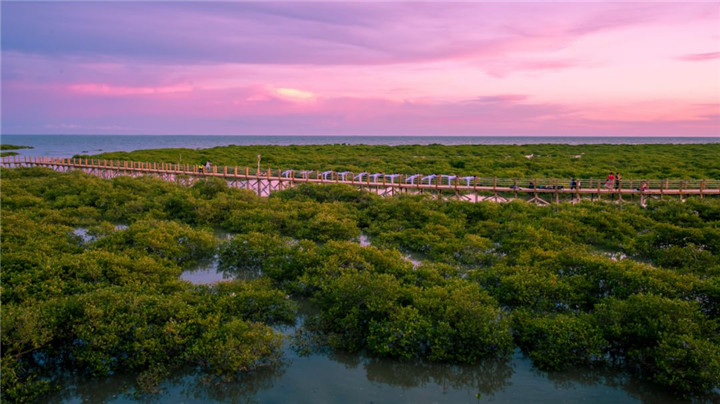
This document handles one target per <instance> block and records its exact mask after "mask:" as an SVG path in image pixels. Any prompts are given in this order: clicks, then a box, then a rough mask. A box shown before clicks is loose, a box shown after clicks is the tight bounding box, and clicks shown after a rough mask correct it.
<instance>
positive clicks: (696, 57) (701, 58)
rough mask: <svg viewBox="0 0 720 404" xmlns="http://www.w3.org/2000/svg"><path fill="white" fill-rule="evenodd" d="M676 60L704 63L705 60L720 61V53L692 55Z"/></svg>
mask: <svg viewBox="0 0 720 404" xmlns="http://www.w3.org/2000/svg"><path fill="white" fill-rule="evenodd" d="M676 59H678V60H685V61H688V62H702V61H705V60H714V59H720V52H706V53H690V54H687V55H682V56H678V57H677V58H676Z"/></svg>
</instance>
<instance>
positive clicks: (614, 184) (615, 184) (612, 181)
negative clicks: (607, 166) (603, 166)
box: [605, 171, 622, 189]
mask: <svg viewBox="0 0 720 404" xmlns="http://www.w3.org/2000/svg"><path fill="white" fill-rule="evenodd" d="M621 180H622V177H620V173H615V174H613V173H612V171H611V172H610V174H608V177H607V181H605V188H607V189H612V188H615V189H620V181H621Z"/></svg>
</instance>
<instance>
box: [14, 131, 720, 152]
mask: <svg viewBox="0 0 720 404" xmlns="http://www.w3.org/2000/svg"><path fill="white" fill-rule="evenodd" d="M0 142H1V143H3V144H15V145H23V146H33V147H34V148H33V149H29V150H28V149H23V150H16V151H17V152H18V153H20V154H21V155H29V156H52V157H71V156H73V155H75V154H98V153H102V152H113V151H133V150H141V149H164V148H180V147H185V148H189V149H204V148H208V147H215V146H227V145H239V146H243V145H311V144H312V145H319V144H340V143H346V144H366V145H389V146H396V145H409V144H421V145H424V144H431V143H439V144H444V145H461V144H484V145H494V144H539V143H556V144H573V145H574V144H602V143H607V144H657V143H678V144H689V143H720V137H680V136H678V137H560V136H553V137H546V136H543V137H537V136H511V137H507V136H504V137H499V136H498V137H493V136H211V135H209V136H172V135H165V136H142V135H134V136H129V135H2V136H1V137H0Z"/></svg>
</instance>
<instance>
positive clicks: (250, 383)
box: [44, 347, 717, 404]
mask: <svg viewBox="0 0 720 404" xmlns="http://www.w3.org/2000/svg"><path fill="white" fill-rule="evenodd" d="M285 358H286V359H285V361H284V363H282V364H281V365H280V366H276V367H273V368H266V369H261V370H259V371H256V372H254V373H252V374H249V375H245V376H243V377H242V378H240V379H237V380H233V381H224V380H221V379H216V378H213V377H207V376H203V375H202V374H200V373H198V372H196V371H194V370H185V371H181V372H177V373H176V374H175V375H174V376H172V377H171V378H169V379H168V380H166V381H165V382H163V383H162V384H161V385H160V388H161V392H160V393H159V394H157V395H151V396H139V397H137V396H135V395H134V389H135V384H134V380H133V378H132V377H131V376H128V375H116V376H111V377H108V378H105V379H93V380H88V381H85V382H82V381H79V380H76V379H68V380H67V383H65V386H66V387H65V388H64V389H63V390H62V391H61V392H60V393H58V394H56V395H54V396H52V397H50V398H49V399H46V400H45V401H44V402H50V403H59V402H62V403H75V402H111V403H124V402H134V401H141V402H153V403H166V402H167V403H175V402H184V403H195V402H197V403H202V402H223V403H226V402H231V403H253V402H261V403H262V402H350V403H354V402H393V403H395V402H400V403H406V402H407V403H410V402H452V403H477V402H478V399H477V395H478V394H480V397H481V400H480V401H481V402H499V403H506V402H507V403H516V402H536V403H556V402H580V401H585V402H592V403H612V404H615V403H617V402H644V403H678V402H680V400H678V399H676V398H673V397H672V396H670V395H668V394H667V393H666V392H664V391H663V390H661V389H659V388H657V387H656V386H653V385H651V384H648V383H644V382H640V381H638V380H636V379H633V378H630V377H627V376H626V375H624V374H622V373H617V372H613V371H609V370H598V369H575V370H573V371H567V372H557V373H551V374H548V373H545V372H540V371H538V370H536V369H535V368H533V367H532V365H531V363H530V361H529V360H528V359H527V358H524V357H523V356H522V355H521V354H520V353H518V352H516V354H515V355H514V356H513V358H512V359H511V360H508V361H505V362H503V361H486V362H483V363H481V364H478V365H474V366H457V365H447V364H428V363H420V362H416V361H408V362H398V361H392V360H385V359H375V358H367V357H364V356H363V355H357V354H347V353H337V352H336V353H332V354H326V353H313V354H311V355H308V356H298V355H297V354H295V353H294V352H293V351H292V350H291V349H289V347H286V350H285ZM716 399H717V397H715V398H710V399H709V400H708V401H713V400H716Z"/></svg>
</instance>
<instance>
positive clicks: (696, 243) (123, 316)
mask: <svg viewBox="0 0 720 404" xmlns="http://www.w3.org/2000/svg"><path fill="white" fill-rule="evenodd" d="M307 147H308V148H310V149H315V148H319V149H323V148H327V149H328V150H330V149H337V150H339V151H338V153H334V154H333V155H332V156H326V157H317V158H315V159H314V160H312V161H311V160H310V159H309V156H310V154H306V155H302V156H300V157H297V159H298V160H297V164H298V165H300V164H308V165H309V164H312V166H313V167H318V166H321V167H324V168H327V169H336V170H341V169H352V167H349V166H347V167H346V166H340V165H338V166H330V167H328V166H327V165H326V164H325V163H326V161H325V160H324V159H327V161H328V162H329V161H335V160H337V159H341V158H348V159H350V158H351V157H350V155H349V154H348V153H345V155H343V154H342V153H341V152H340V151H342V149H343V148H345V146H327V147H326V146H307ZM414 147H415V146H408V148H410V149H412V148H414ZM458 147H460V148H464V147H465V146H458ZM475 147H478V146H468V147H467V150H468V151H469V150H472V148H475ZM522 147H525V146H518V147H516V149H517V150H515V151H517V152H518V153H522V152H524V150H525V149H522ZM601 147H604V146H601ZM617 147H620V148H622V147H623V146H613V148H617ZM633 147H634V146H633ZM642 147H643V148H649V147H653V146H650V145H644V146H642ZM672 147H673V148H675V147H677V146H672ZM684 147H690V149H688V150H690V151H688V150H682V148H680V150H679V151H678V152H677V153H676V154H678V155H683V154H686V156H689V155H692V154H693V153H695V152H698V153H701V151H702V150H705V148H710V146H707V145H703V146H702V147H698V149H697V150H695V149H692V148H693V147H695V146H684ZM712 147H714V148H716V149H717V146H712ZM267 148H268V146H263V147H260V146H258V147H257V148H250V149H249V150H248V151H246V152H245V153H247V154H248V155H249V157H251V158H252V159H254V158H255V155H256V154H257V153H258V152H259V153H266V152H265V151H261V150H267ZM428 148H429V149H430V150H446V149H451V148H450V147H445V146H437V147H436V146H428ZM499 148H501V149H502V148H506V147H505V146H501V147H499ZM514 148H515V147H508V151H507V152H509V151H511V149H514ZM527 148H528V149H527V150H528V151H529V152H534V153H537V154H540V155H542V153H544V151H542V150H545V151H548V150H550V148H557V149H558V150H563V148H569V146H539V149H538V148H536V146H527ZM592 148H593V147H592V146H583V149H584V150H590V149H592ZM361 149H362V147H361ZM369 149H370V148H368V150H369ZM710 149H712V148H710ZM210 150H213V149H210ZM223 150H225V151H227V153H228V154H227V155H224V156H225V157H223V155H222V154H219V155H218V156H212V155H207V156H205V155H203V154H202V153H210V152H209V151H196V153H199V154H198V155H197V156H195V157H192V156H191V155H190V154H188V155H187V156H186V155H185V154H183V161H185V160H186V159H192V158H196V159H197V160H198V161H197V162H198V163H200V162H201V160H203V159H205V158H207V159H209V160H211V161H213V162H214V163H217V164H233V165H234V164H244V165H251V164H252V159H251V160H249V161H247V162H246V161H245V160H242V159H241V157H238V156H235V157H232V158H235V159H236V160H231V157H230V155H231V154H232V153H231V152H234V150H235V149H233V148H226V149H223ZM278 150H280V149H278ZM348 150H349V149H348ZM567 150H570V149H567ZM638 150H639V149H635V150H634V152H635V153H639V151H638ZM670 151H671V148H670V147H668V149H667V152H668V154H667V155H664V154H663V153H662V152H660V151H658V155H652V156H653V157H651V158H649V160H648V161H655V164H654V165H653V166H652V167H653V168H652V170H655V171H648V172H646V175H647V176H649V177H650V176H653V175H655V174H658V173H661V172H662V171H663V168H662V167H667V168H668V169H669V170H674V169H677V167H675V165H671V166H666V165H665V164H667V162H666V161H665V159H669V158H670V157H669V156H670V155H671V154H672V153H670ZM174 152H175V151H165V152H164V153H166V155H167V156H170V155H171V154H172V153H174ZM426 152H427V151H426ZM137 153H139V154H138V155H135V156H133V155H132V154H131V155H128V156H127V157H122V156H120V155H116V156H114V157H111V156H106V157H104V158H128V159H134V160H135V159H136V160H146V159H148V160H150V159H152V160H162V158H160V157H159V156H157V157H152V158H151V156H150V155H147V156H145V157H141V156H143V155H142V153H160V152H156V151H148V152H137ZM183 153H185V151H183ZM359 153H361V154H362V152H359ZM367 153H370V152H367ZM427 153H429V152H427ZM498 153H501V152H498ZM617 153H619V154H622V155H626V156H627V158H628V159H630V156H631V155H632V154H633V150H632V147H630V148H628V150H626V152H623V153H621V152H617ZM702 153H706V152H702ZM268 154H270V153H268ZM600 154H602V153H600ZM263 155H264V156H265V154H263ZM292 155H293V153H292V152H291V151H290V149H288V151H287V153H286V154H285V156H287V157H285V160H281V161H280V162H284V163H287V164H278V165H279V166H282V165H286V166H293V165H294V164H292V161H290V159H291V156H292ZM498 155H499V154H498ZM588 155H591V151H586V152H585V155H584V156H583V157H581V158H579V159H575V158H573V160H568V161H571V162H577V161H584V160H583V159H584V158H585V157H586V156H588ZM131 156H133V157H131ZM702 156H705V154H702V155H698V156H695V158H694V159H689V158H688V160H687V161H685V163H684V164H685V167H686V169H687V172H686V171H682V172H683V173H685V172H686V173H687V174H686V175H677V176H682V177H688V176H698V177H713V176H714V177H713V178H717V177H718V175H717V171H714V170H717V169H718V168H717V164H718V163H717V162H715V161H714V160H712V159H705V158H703V157H702ZM616 157H617V156H616ZM223 158H227V159H228V160H227V161H225V160H222V159H223ZM557 158H559V157H557ZM598 158H599V157H598ZM678 158H679V157H678ZM264 159H265V157H264ZM278 159H279V157H278ZM378 159H379V160H378V161H376V162H366V161H364V160H362V159H360V158H358V159H357V160H358V162H357V163H355V164H358V165H362V164H368V166H365V168H366V169H370V167H378V170H379V169H381V168H383V167H384V168H385V169H386V171H393V170H397V171H401V168H400V166H397V167H394V166H391V165H390V164H404V163H401V159H397V160H396V162H395V163H392V162H386V161H383V160H382V158H378ZM481 160H482V159H480V158H478V159H477V161H478V164H479V162H480V161H481ZM524 160H528V162H529V163H530V164H534V162H536V161H539V160H534V158H533V159H525V158H524V157H523V156H520V157H519V158H518V159H517V162H523V163H525V162H526V161H524ZM635 160H640V159H634V160H632V161H630V163H628V164H629V165H628V166H626V165H623V167H625V168H624V169H623V170H621V171H623V172H624V173H625V175H626V176H631V174H630V173H632V172H633V171H632V170H639V169H640V166H641V164H640V163H637V162H636V161H635ZM710 160H712V161H710ZM166 161H175V160H170V157H168V160H166ZM303 161H304V163H301V162H303ZM466 161H467V162H466V164H467V166H466V170H467V171H465V172H469V173H472V172H473V170H476V169H478V170H479V169H480V168H478V167H479V166H475V165H473V164H475V163H473V161H474V160H472V159H470V158H467V160H466ZM673 161H676V160H673ZM636 163H637V165H634V164H636ZM336 164H340V163H336ZM371 164H377V166H372V165H371ZM408 164H409V162H408ZM434 164H436V165H438V166H437V170H438V171H442V170H443V168H442V167H441V166H440V165H441V164H445V163H443V162H442V158H441V157H439V156H438V157H437V160H436V163H434ZM518 164H519V163H518ZM568 164H570V163H568ZM573 164H576V163H573ZM583 164H584V163H583ZM672 164H678V163H677V161H676V163H672ZM427 167H428V168H427V169H428V171H429V170H430V167H435V166H427ZM587 167H588V168H587V169H588V170H589V169H590V168H589V167H590V166H589V165H588V166H587ZM628 167H637V168H628ZM294 168H295V167H294ZM297 168H302V167H300V166H298V167H297ZM614 168H615V167H614ZM358 169H363V168H362V167H360V166H358ZM520 169H521V168H518V167H517V166H514V167H512V168H508V170H520ZM527 169H528V170H535V171H532V172H534V173H537V174H538V175H540V174H539V173H541V172H543V171H537V170H541V168H538V167H534V166H532V167H530V168H527ZM422 170H425V168H423V169H422ZM548 170H549V168H548ZM528 172H529V171H528ZM604 172H605V169H602V170H600V171H599V172H598V175H602V174H604ZM671 173H672V172H671ZM713 173H716V174H713ZM0 174H2V175H1V179H0V186H1V187H2V194H1V198H2V199H1V203H2V246H1V247H2V274H1V276H2V313H1V314H2V400H3V401H4V402H5V401H7V402H25V401H32V400H35V399H37V398H40V397H46V396H47V395H48V394H49V393H51V392H52V391H54V390H55V389H57V388H58V387H59V385H60V384H61V383H62V380H65V378H66V377H68V375H70V376H72V377H79V378H90V377H95V376H103V375H110V374H116V373H124V374H132V375H134V377H135V379H136V383H137V386H138V388H139V390H138V391H139V392H140V393H138V394H150V395H151V394H153V393H154V392H156V391H157V390H158V386H159V385H160V383H161V382H162V381H163V380H166V379H167V378H169V377H171V376H172V375H173V374H175V373H177V372H181V371H187V370H188V369H191V370H193V371H197V372H200V373H202V374H204V375H206V377H207V380H208V383H222V382H223V381H232V380H237V379H238V378H242V377H243V375H246V374H252V373H255V372H265V371H268V370H271V369H273V368H275V367H277V366H281V364H282V361H283V349H282V346H283V338H284V336H283V335H282V334H281V332H280V331H279V328H281V326H282V325H283V324H294V323H295V321H296V319H297V316H298V308H299V307H303V310H304V312H305V313H307V314H305V317H304V322H303V324H302V325H301V326H300V327H298V330H297V333H296V334H295V336H294V337H293V341H292V342H293V346H294V347H295V349H296V350H297V351H298V352H301V353H302V352H310V351H312V350H315V349H329V350H331V351H334V352H338V353H358V352H359V353H363V354H364V355H367V356H369V357H371V358H378V359H379V360H391V361H397V363H398V364H399V365H398V366H401V364H402V363H404V362H405V361H409V360H415V361H421V362H423V363H451V364H458V365H465V364H471V365H472V364H477V363H482V361H497V363H503V362H504V361H508V360H510V358H511V357H512V354H513V352H514V351H516V350H518V349H519V350H521V351H522V352H523V354H525V355H527V357H529V358H530V360H532V363H533V365H534V366H535V367H536V368H538V369H540V370H543V371H554V370H563V369H572V368H578V369H583V368H586V369H596V370H598V371H603V372H605V371H610V372H616V373H625V374H629V375H632V376H633V377H638V378H641V379H644V380H647V381H649V382H650V383H653V384H654V385H655V386H657V388H658V389H664V390H667V391H669V392H671V394H673V395H675V396H676V397H678V398H679V399H688V398H693V399H696V400H701V401H702V400H718V399H720V394H719V393H718V388H720V323H719V322H718V319H719V318H720V199H718V198H704V199H701V198H688V199H687V200H686V201H685V202H684V203H683V202H680V201H678V200H666V201H655V200H652V201H649V204H648V207H647V208H642V207H640V206H638V205H636V204H610V203H588V202H586V203H581V204H577V205H570V204H560V205H554V206H552V207H537V206H535V205H531V204H527V203H524V202H512V203H507V204H497V203H477V204H473V203H466V202H452V201H439V200H431V199H428V198H425V197H423V196H422V195H402V196H399V197H395V198H387V199H383V198H380V197H378V196H377V195H373V194H370V193H366V192H361V191H357V190H354V189H352V188H350V187H346V186H340V185H320V186H310V185H302V186H299V187H298V188H294V189H290V190H285V191H281V192H277V193H274V194H272V196H271V197H269V198H259V197H257V196H256V195H255V194H254V193H252V192H251V191H246V190H242V189H233V188H228V187H227V185H226V183H225V182H223V181H222V180H219V179H211V180H207V181H201V182H198V183H196V184H195V185H193V186H192V187H183V186H179V185H176V184H174V183H169V182H165V181H162V180H160V179H156V178H150V177H145V178H130V177H118V178H115V179H112V180H104V179H99V178H96V177H93V176H89V175H86V174H83V173H80V172H72V173H56V172H53V171H50V170H47V169H40V168H22V169H3V170H2V172H1V173H0ZM558 174H559V173H558ZM587 174H588V175H589V174H591V173H590V172H588V173H587ZM498 175H499V176H500V175H501V174H498ZM547 175H551V174H547ZM552 175H554V174H552ZM578 175H580V174H578ZM668 175H670V174H668ZM118 225H122V226H118ZM78 229H86V231H85V230H83V231H81V232H79V231H78ZM219 230H221V231H223V232H226V233H228V234H230V235H231V236H230V237H229V238H226V239H219V238H218V237H216V236H215V233H216V232H217V231H219ZM365 237H368V238H369V239H370V240H371V242H372V245H370V246H362V245H361V244H360V243H358V239H360V238H365ZM407 254H413V255H414V256H416V257H422V258H423V261H422V263H420V264H419V265H416V264H414V263H412V262H410V261H409V260H408V259H407V258H406V255H407ZM214 255H217V256H218V259H219V265H220V266H221V267H222V268H223V269H224V270H225V271H228V272H231V273H235V274H237V278H238V279H235V280H229V281H223V282H219V283H216V284H211V285H195V284H191V283H189V282H186V281H183V280H181V279H180V278H179V276H180V274H181V273H182V272H183V270H184V269H187V268H190V267H192V266H193V265H194V264H195V263H197V262H201V261H202V260H206V259H209V258H211V257H213V256H214ZM241 279H249V280H241Z"/></svg>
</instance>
